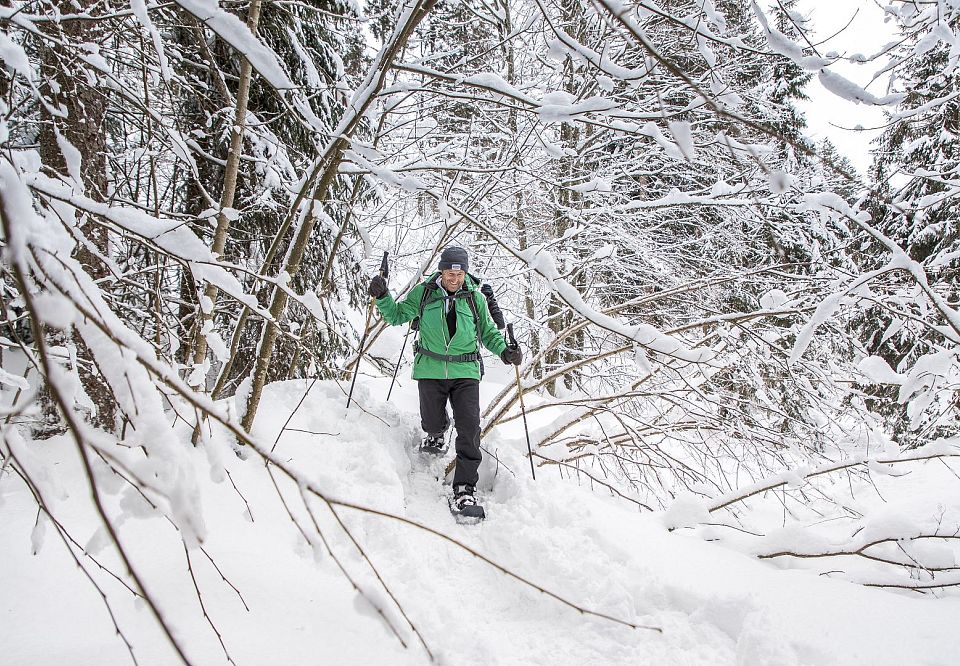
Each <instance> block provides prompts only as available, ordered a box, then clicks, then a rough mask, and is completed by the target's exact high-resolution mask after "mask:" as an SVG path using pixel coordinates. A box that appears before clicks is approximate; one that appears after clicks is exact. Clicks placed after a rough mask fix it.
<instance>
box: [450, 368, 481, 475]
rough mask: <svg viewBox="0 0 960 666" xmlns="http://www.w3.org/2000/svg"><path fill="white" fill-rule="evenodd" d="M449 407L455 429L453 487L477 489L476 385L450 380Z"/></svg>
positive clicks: (469, 382)
mask: <svg viewBox="0 0 960 666" xmlns="http://www.w3.org/2000/svg"><path fill="white" fill-rule="evenodd" d="M449 382H450V404H451V405H453V422H454V423H455V424H456V426H457V469H456V471H455V472H454V474H453V485H454V486H457V485H460V484H464V483H465V484H467V485H468V486H471V487H474V486H476V485H477V479H478V478H479V477H478V475H477V468H479V467H480V457H481V456H480V381H479V380H477V379H451V380H449Z"/></svg>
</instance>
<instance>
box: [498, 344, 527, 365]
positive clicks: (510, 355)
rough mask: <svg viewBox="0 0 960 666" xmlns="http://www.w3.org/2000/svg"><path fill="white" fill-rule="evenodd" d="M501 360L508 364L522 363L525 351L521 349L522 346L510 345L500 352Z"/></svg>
mask: <svg viewBox="0 0 960 666" xmlns="http://www.w3.org/2000/svg"><path fill="white" fill-rule="evenodd" d="M500 360H501V361H503V362H504V363H506V364H507V365H520V363H521V362H522V361H523V352H522V351H520V347H518V346H515V345H510V346H508V347H507V348H506V349H504V350H503V351H502V352H500Z"/></svg>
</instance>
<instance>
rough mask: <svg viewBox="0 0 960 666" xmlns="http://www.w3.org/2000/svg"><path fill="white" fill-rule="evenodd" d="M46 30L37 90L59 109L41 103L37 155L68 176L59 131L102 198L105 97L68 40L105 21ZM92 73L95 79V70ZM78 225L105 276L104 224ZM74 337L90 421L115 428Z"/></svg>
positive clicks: (87, 254) (86, 37)
mask: <svg viewBox="0 0 960 666" xmlns="http://www.w3.org/2000/svg"><path fill="white" fill-rule="evenodd" d="M54 5H55V7H56V8H57V9H58V10H59V11H60V12H61V13H63V14H70V13H73V12H74V11H75V7H74V5H73V3H71V2H69V1H68V0H55V2H54ZM94 11H96V10H94ZM45 30H48V31H49V33H48V34H50V35H51V37H52V38H53V39H50V40H47V39H43V38H42V37H41V38H40V40H39V43H40V50H41V56H40V61H41V65H40V66H41V74H42V76H41V83H40V85H41V91H42V93H43V94H44V96H45V97H46V98H47V99H48V100H50V101H51V102H52V106H53V107H54V108H59V109H60V110H61V111H62V112H63V113H62V115H61V114H57V115H56V116H54V115H52V114H50V113H49V111H48V110H47V109H46V108H45V107H43V106H41V109H42V111H41V113H42V116H41V117H42V121H43V122H41V125H40V132H39V143H40V156H41V160H42V161H43V163H44V164H45V165H47V166H48V167H51V168H53V169H55V170H56V171H58V172H59V173H60V174H62V175H64V176H65V177H69V176H70V174H69V169H68V161H67V159H66V158H65V157H64V154H63V150H62V149H61V145H60V141H59V140H58V135H59V137H60V138H61V139H63V140H66V141H67V142H69V143H70V144H71V145H72V146H73V147H74V148H75V149H76V150H77V152H78V153H79V156H80V179H81V183H80V185H82V186H83V189H84V190H85V192H86V194H87V196H89V197H90V198H91V199H94V200H96V201H104V199H105V195H106V191H107V159H106V155H107V141H106V133H105V131H104V121H105V119H106V115H107V98H106V97H105V96H104V92H103V90H102V89H97V88H95V87H94V86H91V85H89V83H88V77H87V76H86V75H84V73H83V72H84V70H85V69H86V67H85V65H84V64H83V62H82V60H81V59H80V58H78V57H76V53H75V52H74V51H73V50H72V49H71V48H70V46H69V45H75V44H76V45H79V44H84V43H94V44H96V43H98V42H100V41H102V40H103V39H104V38H105V35H106V30H107V26H106V25H105V23H104V22H102V21H79V20H74V21H65V22H63V23H61V24H60V25H59V26H53V25H49V26H45ZM90 74H91V77H92V78H93V79H94V80H95V78H96V74H93V73H92V72H91V73H90ZM79 231H80V234H81V235H82V236H83V237H84V238H86V239H87V241H89V243H90V245H89V246H87V245H78V247H77V250H76V254H75V257H76V259H77V261H79V262H80V265H81V266H82V267H83V270H84V271H85V272H86V273H87V274H88V275H89V276H90V277H92V278H93V279H94V280H100V279H103V278H106V277H107V276H108V275H109V270H108V268H107V266H106V264H105V263H104V262H103V260H102V259H101V258H100V257H99V256H98V254H102V255H103V256H107V254H108V252H109V239H108V237H107V231H106V229H105V228H104V227H102V226H100V225H96V224H94V223H93V222H92V221H90V220H89V219H87V220H85V221H83V222H82V223H81V225H80V229H79ZM73 342H74V344H76V346H77V355H78V359H79V368H78V369H79V374H80V381H81V383H82V385H83V388H84V391H85V392H86V393H87V395H88V396H89V397H90V399H91V400H92V401H93V403H94V405H95V409H96V413H94V414H93V415H92V416H91V421H92V422H93V423H94V424H95V425H96V426H98V427H100V428H103V429H104V430H114V428H115V423H114V420H115V416H116V402H115V401H114V398H113V394H112V392H111V390H110V387H109V386H108V385H107V383H106V382H105V381H104V379H103V377H102V376H101V375H100V373H99V372H98V371H97V369H96V365H95V364H94V363H93V357H92V355H91V353H90V350H89V349H88V348H87V346H86V344H85V343H84V341H83V339H82V338H81V337H80V335H79V334H76V333H75V334H74V335H73Z"/></svg>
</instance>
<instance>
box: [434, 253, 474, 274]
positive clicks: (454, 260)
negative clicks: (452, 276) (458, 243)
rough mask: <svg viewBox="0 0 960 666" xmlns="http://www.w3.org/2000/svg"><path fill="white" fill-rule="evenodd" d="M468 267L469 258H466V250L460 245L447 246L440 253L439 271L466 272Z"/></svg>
mask: <svg viewBox="0 0 960 666" xmlns="http://www.w3.org/2000/svg"><path fill="white" fill-rule="evenodd" d="M469 267H470V260H469V259H468V258H467V251H466V250H464V249H463V248H462V247H448V248H447V249H445V250H444V251H443V252H442V253H441V254H440V270H441V271H449V270H454V271H463V272H467V270H468V269H469Z"/></svg>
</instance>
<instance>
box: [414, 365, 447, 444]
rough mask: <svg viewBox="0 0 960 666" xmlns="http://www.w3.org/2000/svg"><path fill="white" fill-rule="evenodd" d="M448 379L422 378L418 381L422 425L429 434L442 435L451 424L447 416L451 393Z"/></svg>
mask: <svg viewBox="0 0 960 666" xmlns="http://www.w3.org/2000/svg"><path fill="white" fill-rule="evenodd" d="M448 381H449V380H446V379H421V380H419V381H418V382H417V389H418V391H419V393H420V427H421V428H423V431H424V432H425V433H427V435H429V436H436V437H442V436H443V434H444V433H445V432H447V427H448V426H449V425H450V420H449V418H448V417H447V396H448V395H449V393H450V390H449V387H448V386H447V382H448Z"/></svg>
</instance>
